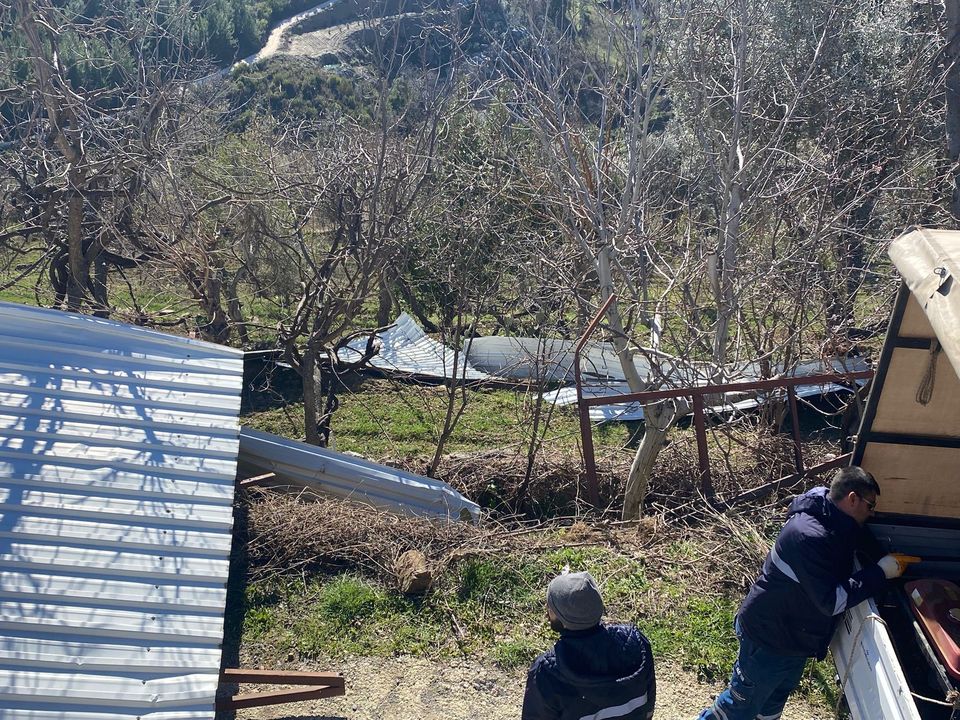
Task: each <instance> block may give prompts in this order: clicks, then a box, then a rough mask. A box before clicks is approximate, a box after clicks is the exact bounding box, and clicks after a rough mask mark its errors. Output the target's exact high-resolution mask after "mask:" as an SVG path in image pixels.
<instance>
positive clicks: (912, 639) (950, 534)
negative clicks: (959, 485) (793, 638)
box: [831, 518, 960, 720]
mask: <svg viewBox="0 0 960 720" xmlns="http://www.w3.org/2000/svg"><path fill="white" fill-rule="evenodd" d="M868 527H869V528H870V530H871V532H872V533H873V536H874V537H875V538H876V539H877V541H878V543H879V544H880V545H881V547H882V548H883V550H884V551H897V552H903V553H907V554H911V555H919V556H920V557H924V556H928V557H936V558H939V559H938V560H937V561H935V562H929V561H926V562H923V563H920V564H918V565H915V566H912V567H911V568H910V570H909V572H908V573H907V575H906V576H905V578H903V579H901V580H899V581H895V582H893V583H891V584H890V587H889V589H888V590H887V591H886V592H884V593H883V594H881V595H880V596H878V597H877V598H875V599H872V600H867V601H865V602H863V603H861V604H860V605H858V606H857V607H855V608H852V609H851V610H849V611H848V612H847V613H846V614H845V615H844V618H843V622H841V623H840V626H839V627H838V629H837V633H836V635H835V636H834V638H833V642H832V643H831V651H832V653H833V659H834V662H835V664H836V666H837V672H838V675H839V677H840V680H841V682H842V683H844V692H845V695H846V698H847V703H848V705H849V707H850V714H851V716H852V717H853V718H854V720H950V717H951V713H952V712H953V708H951V707H949V706H947V705H944V704H938V703H936V702H931V701H930V700H935V701H940V702H944V701H945V700H946V696H947V690H948V689H949V688H950V685H947V686H944V683H945V682H946V683H949V682H950V681H949V679H947V678H946V675H945V674H944V673H943V671H942V669H940V671H939V673H938V671H937V668H936V667H935V665H937V664H938V663H937V661H936V658H935V657H934V658H933V661H932V662H931V660H930V659H929V658H930V657H931V656H932V655H933V653H932V651H931V650H930V649H929V646H928V647H926V648H924V647H923V645H924V643H925V642H926V641H925V639H924V638H923V636H922V634H919V633H918V630H919V628H918V627H916V626H915V624H914V619H913V617H912V613H911V612H910V609H909V606H908V605H907V602H906V598H905V595H904V593H903V582H904V581H905V580H908V579H911V578H919V577H931V578H932V577H937V578H943V579H947V580H953V581H954V582H957V581H960V526H958V525H957V524H956V523H955V522H953V521H951V522H943V521H939V522H928V521H926V520H925V521H924V522H923V523H919V522H917V521H908V520H904V519H899V520H898V519H896V518H886V519H884V520H881V521H875V522H872V523H870V525H869V526H868ZM954 557H956V558H957V559H956V560H953V559H952V558H954ZM923 698H929V699H930V700H924V699H923Z"/></svg>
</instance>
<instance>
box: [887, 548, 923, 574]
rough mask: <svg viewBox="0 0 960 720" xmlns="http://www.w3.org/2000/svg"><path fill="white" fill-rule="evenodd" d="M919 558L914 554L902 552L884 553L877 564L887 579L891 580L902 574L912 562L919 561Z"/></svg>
mask: <svg viewBox="0 0 960 720" xmlns="http://www.w3.org/2000/svg"><path fill="white" fill-rule="evenodd" d="M920 560H921V558H918V557H917V556H916V555H904V554H903V553H890V554H889V555H884V556H883V557H882V558H880V560H879V561H877V565H879V566H880V569H881V570H883V574H884V575H885V576H886V578H887V580H893V578H898V577H900V576H901V575H903V573H904V571H905V570H906V569H907V568H908V567H909V566H910V565H912V564H913V563H918V562H920Z"/></svg>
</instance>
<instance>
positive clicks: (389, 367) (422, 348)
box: [337, 313, 492, 380]
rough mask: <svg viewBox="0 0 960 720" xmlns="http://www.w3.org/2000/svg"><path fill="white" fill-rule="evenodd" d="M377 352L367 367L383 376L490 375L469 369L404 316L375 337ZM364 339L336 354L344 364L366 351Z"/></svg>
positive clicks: (484, 377) (485, 377)
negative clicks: (382, 372) (388, 374)
mask: <svg viewBox="0 0 960 720" xmlns="http://www.w3.org/2000/svg"><path fill="white" fill-rule="evenodd" d="M377 344H378V352H377V354H376V355H374V356H373V357H372V358H370V366H371V367H375V368H377V369H378V370H383V371H385V372H389V373H394V374H402V375H411V376H420V377H428V378H450V377H453V378H458V379H461V380H490V379H492V378H491V377H490V375H487V373H485V372H480V371H479V370H477V369H475V368H473V367H471V366H470V363H469V362H468V361H467V359H466V358H465V357H464V356H463V354H462V353H460V354H456V353H454V351H453V350H451V349H450V348H448V347H447V346H446V345H444V344H442V343H439V342H437V341H436V340H434V339H433V338H430V337H428V336H427V334H426V333H425V332H423V328H421V327H420V326H419V325H417V321H416V320H414V319H413V318H412V317H410V316H409V315H407V313H400V316H399V317H398V318H397V319H396V320H394V321H393V324H392V325H391V326H390V327H389V328H387V329H386V330H384V331H383V332H381V333H378V334H377ZM366 346H367V340H366V338H358V339H356V340H354V341H352V342H350V343H349V344H348V345H346V346H345V347H342V348H340V350H338V351H337V355H338V357H339V358H340V360H342V361H343V362H347V363H349V362H356V361H357V360H359V359H360V358H361V357H363V353H364V351H365V350H366Z"/></svg>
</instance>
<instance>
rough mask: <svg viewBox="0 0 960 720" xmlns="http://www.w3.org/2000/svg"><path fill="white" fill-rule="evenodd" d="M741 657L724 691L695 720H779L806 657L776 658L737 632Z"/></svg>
mask: <svg viewBox="0 0 960 720" xmlns="http://www.w3.org/2000/svg"><path fill="white" fill-rule="evenodd" d="M737 636H738V637H739V638H740V654H739V656H738V657H737V662H736V664H735V665H734V666H733V675H732V676H731V678H730V684H729V685H728V686H727V689H726V690H724V691H723V692H722V693H720V694H719V695H718V696H717V699H716V700H715V701H714V703H713V707H710V708H707V709H706V710H704V711H703V712H702V713H700V717H699V718H697V720H778V718H779V717H780V713H782V712H783V706H784V705H786V704H787V697H788V696H789V695H790V693H791V692H793V690H794V688H795V687H797V684H798V683H799V682H800V677H801V676H802V675H803V666H804V665H806V663H807V659H806V658H805V657H793V656H790V655H777V654H776V653H772V652H770V651H769V650H765V649H764V648H762V647H760V646H759V645H757V644H756V643H755V642H752V641H751V640H750V638H748V637H747V636H746V635H744V634H743V633H742V632H740V628H739V627H738V628H737Z"/></svg>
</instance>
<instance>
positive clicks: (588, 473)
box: [573, 295, 617, 507]
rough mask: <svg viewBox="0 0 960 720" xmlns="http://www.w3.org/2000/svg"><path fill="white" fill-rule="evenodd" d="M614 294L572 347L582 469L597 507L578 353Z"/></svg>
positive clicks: (587, 408)
mask: <svg viewBox="0 0 960 720" xmlns="http://www.w3.org/2000/svg"><path fill="white" fill-rule="evenodd" d="M616 297H617V296H616V295H611V296H610V297H608V298H607V299H606V301H605V302H604V303H603V305H601V306H600V309H599V310H597V314H596V315H594V316H593V318H592V319H591V320H590V322H589V323H587V327H586V329H585V330H584V331H583V335H581V336H580V339H579V340H577V344H576V345H575V346H574V348H573V379H574V382H575V384H576V386H577V413H578V415H579V416H580V441H581V445H582V446H583V448H582V449H583V470H584V476H585V479H586V481H587V500H588V501H589V502H590V504H591V505H593V506H594V507H597V506H598V505H599V504H600V485H599V483H598V482H597V460H596V456H595V455H594V453H593V425H592V424H591V422H590V406H589V405H588V404H586V403H585V402H584V397H583V380H582V378H581V377H580V353H581V352H582V351H583V346H584V345H586V344H587V340H589V339H590V336H591V335H593V333H594V331H595V330H596V329H597V325H599V324H600V320H601V319H602V318H603V315H604V313H606V312H607V310H608V309H609V308H610V304H611V303H612V302H613V301H614V300H615V299H616Z"/></svg>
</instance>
